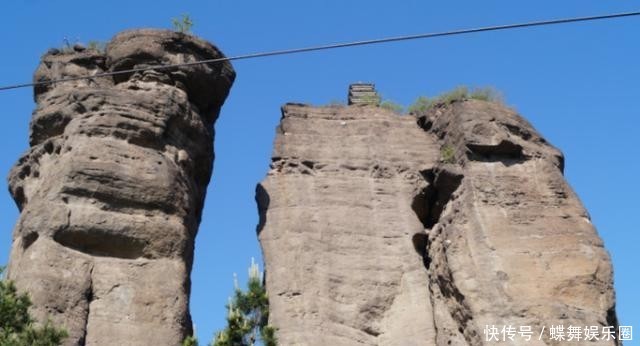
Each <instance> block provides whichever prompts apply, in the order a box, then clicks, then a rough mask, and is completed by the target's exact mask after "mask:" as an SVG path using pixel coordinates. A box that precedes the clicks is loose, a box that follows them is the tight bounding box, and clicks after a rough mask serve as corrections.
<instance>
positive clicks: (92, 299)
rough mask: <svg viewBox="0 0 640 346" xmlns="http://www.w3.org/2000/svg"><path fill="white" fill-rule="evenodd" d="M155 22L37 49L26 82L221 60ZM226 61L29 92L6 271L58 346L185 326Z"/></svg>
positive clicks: (228, 79)
mask: <svg viewBox="0 0 640 346" xmlns="http://www.w3.org/2000/svg"><path fill="white" fill-rule="evenodd" d="M222 56H223V55H222V53H221V52H220V51H219V50H218V49H217V48H215V47H214V46H212V45H211V44H210V43H208V42H205V41H203V40H200V39H198V38H195V37H193V36H189V35H184V34H180V33H174V32H170V31H160V30H135V31H127V32H124V33H121V34H119V35H117V36H115V37H114V38H113V40H112V41H111V42H109V44H108V45H107V47H106V52H104V53H103V52H99V51H96V50H91V49H83V48H81V47H77V49H76V51H74V52H59V51H56V50H52V51H50V52H49V53H48V54H47V55H45V56H43V58H42V61H41V63H40V66H39V67H38V69H37V71H36V73H35V77H34V80H35V81H46V80H52V79H60V78H69V77H77V76H86V75H95V74H98V73H103V72H113V71H123V70H128V69H136V68H143V67H148V66H156V65H168V64H178V63H183V62H193V61H197V60H202V59H213V58H219V57H222ZM234 77H235V73H234V71H233V69H232V67H231V65H230V64H229V63H226V62H225V63H215V64H206V65H205V64H203V65H192V66H187V67H179V68H171V69H154V70H146V71H138V72H135V73H126V74H120V75H115V76H113V77H109V78H95V79H81V80H76V81H66V82H57V83H54V84H47V85H42V86H39V87H36V88H35V100H36V102H37V107H36V110H35V111H34V113H33V118H32V121H31V125H30V130H31V132H30V138H29V139H30V140H29V142H30V149H29V151H28V152H27V153H26V154H25V155H24V156H23V157H22V158H21V159H20V160H19V161H18V163H17V164H16V165H15V166H14V168H13V169H12V170H11V172H10V175H9V186H10V192H11V194H12V196H13V198H14V200H15V201H16V204H17V206H18V208H19V209H20V212H21V213H20V217H19V220H18V222H17V225H16V227H15V229H14V233H13V245H12V249H11V257H10V263H9V268H8V269H9V271H8V276H9V278H10V279H12V280H14V281H15V282H16V284H17V286H18V287H19V288H20V289H23V290H26V291H27V292H29V294H30V296H31V299H32V300H33V303H34V307H33V310H34V311H33V312H34V314H35V316H36V317H37V318H38V319H40V320H44V319H45V318H51V319H52V320H53V322H55V323H56V324H58V325H60V326H63V327H64V328H66V329H67V331H68V332H69V338H68V339H67V342H66V344H67V345H171V346H174V345H178V344H180V343H181V341H182V339H183V338H184V337H185V336H186V335H188V334H190V333H191V318H190V315H189V291H190V279H189V274H190V271H191V265H192V260H193V247H194V238H195V235H196V232H197V229H198V225H199V222H200V217H201V210H202V206H203V202H204V198H205V192H206V187H207V184H208V183H209V179H210V176H211V171H212V166H213V136H214V130H213V124H214V122H215V120H216V118H217V116H218V113H219V111H220V107H221V106H222V103H223V102H224V100H225V98H226V96H227V94H228V92H229V88H230V87H231V84H232V83H233V80H234Z"/></svg>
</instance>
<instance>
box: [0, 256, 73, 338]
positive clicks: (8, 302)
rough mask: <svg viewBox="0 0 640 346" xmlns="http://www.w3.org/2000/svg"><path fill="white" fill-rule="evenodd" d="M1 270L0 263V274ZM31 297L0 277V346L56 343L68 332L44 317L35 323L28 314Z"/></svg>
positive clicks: (0, 274) (0, 273) (2, 269)
mask: <svg viewBox="0 0 640 346" xmlns="http://www.w3.org/2000/svg"><path fill="white" fill-rule="evenodd" d="M3 271H4V268H3V267H0V276H2V273H3ZM30 306H31V300H30V299H29V296H28V295H27V294H26V293H22V294H21V293H18V290H17V289H16V287H15V285H14V284H13V282H11V281H9V280H6V279H4V278H2V279H0V345H1V346H58V345H61V344H62V341H63V340H64V338H66V337H67V332H66V331H64V330H62V329H58V328H55V327H54V326H52V325H51V323H50V322H48V321H47V323H45V325H44V326H42V327H36V326H35V325H34V320H33V318H32V317H31V316H30V315H29V307H30Z"/></svg>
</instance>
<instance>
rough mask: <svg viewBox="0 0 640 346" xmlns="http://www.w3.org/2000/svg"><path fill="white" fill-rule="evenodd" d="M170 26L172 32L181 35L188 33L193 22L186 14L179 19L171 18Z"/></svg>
mask: <svg viewBox="0 0 640 346" xmlns="http://www.w3.org/2000/svg"><path fill="white" fill-rule="evenodd" d="M171 24H172V25H173V30H175V31H177V32H181V33H183V34H188V33H190V32H191V28H192V27H193V21H192V20H191V17H189V15H188V14H183V15H182V17H180V18H171Z"/></svg>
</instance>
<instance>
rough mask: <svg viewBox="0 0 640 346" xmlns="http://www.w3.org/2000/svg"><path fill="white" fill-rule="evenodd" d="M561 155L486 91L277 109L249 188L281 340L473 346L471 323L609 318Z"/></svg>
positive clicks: (607, 277)
mask: <svg viewBox="0 0 640 346" xmlns="http://www.w3.org/2000/svg"><path fill="white" fill-rule="evenodd" d="M563 165H564V159H563V156H562V154H561V153H560V151H558V150H557V149H556V148H554V147H553V146H551V145H550V144H549V143H547V141H545V140H544V139H543V138H542V137H541V136H540V135H539V134H538V133H537V132H536V130H535V129H534V128H533V127H532V126H531V125H530V124H529V123H528V122H527V121H526V120H524V119H523V118H522V117H520V116H519V115H518V114H516V113H515V112H514V111H513V110H511V109H508V108H506V107H504V106H502V105H500V104H496V103H492V102H486V101H480V100H466V101H457V102H453V103H451V104H447V105H440V106H437V107H433V108H431V109H430V110H429V111H427V112H426V113H424V114H418V115H398V114H395V113H393V112H391V111H388V110H384V109H382V108H379V107H375V106H368V105H364V106H363V105H354V106H346V107H345V106H343V107H341V106H332V107H311V106H306V105H299V104H288V105H285V106H284V107H283V109H282V120H281V122H280V126H279V127H278V129H277V134H276V139H275V144H274V150H273V159H272V163H271V167H270V170H269V172H268V174H267V176H266V178H265V179H264V181H263V182H262V183H261V184H260V185H259V186H258V188H257V194H256V200H257V202H258V209H259V212H260V224H259V225H258V235H259V239H260V242H261V245H262V248H263V251H264V257H265V262H266V263H265V266H266V272H267V275H266V284H267V290H268V293H269V299H270V304H271V305H270V306H271V312H270V321H271V323H272V324H273V325H274V326H275V327H276V328H278V331H277V336H278V337H279V339H280V342H281V344H282V345H317V346H322V345H345V346H346V345H483V344H486V345H489V344H494V343H495V339H493V340H491V341H489V337H490V335H489V334H488V333H486V332H485V328H486V327H487V326H489V327H491V326H495V327H496V328H499V329H502V327H503V326H509V325H511V326H513V327H514V328H516V330H517V331H520V329H519V328H520V327H521V326H524V327H526V326H529V327H530V328H531V330H532V331H534V334H533V336H532V337H531V340H530V341H525V340H524V339H515V341H518V340H519V341H520V343H519V344H527V345H529V344H531V345H546V344H553V342H552V341H549V327H550V326H552V325H564V326H565V330H566V328H568V327H569V326H570V325H573V326H581V327H582V328H584V326H614V327H615V328H616V329H617V321H616V315H615V308H614V307H615V303H614V291H613V285H612V270H611V263H610V260H609V256H608V254H607V252H606V250H605V249H604V248H603V244H602V241H601V239H600V238H599V236H598V235H597V233H596V231H595V229H594V227H593V226H592V224H591V222H590V220H589V216H588V214H587V212H586V211H585V209H584V207H583V206H582V204H581V203H580V201H579V199H578V198H577V196H576V195H575V193H574V192H573V191H572V189H571V188H570V187H569V185H568V184H567V183H566V181H565V179H564V177H563ZM543 327H544V328H546V329H545V332H544V333H545V337H544V338H542V339H539V338H538V336H539V334H540V332H541V330H542V328H543ZM525 330H526V329H525ZM516 336H518V337H519V334H517V335H516ZM499 337H500V338H502V336H501V335H499ZM515 341H514V342H515ZM572 342H576V344H589V345H614V344H615V341H596V342H589V341H584V339H581V340H580V341H576V340H573V341H572ZM516 344H518V343H517V342H516Z"/></svg>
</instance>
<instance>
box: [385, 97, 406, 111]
mask: <svg viewBox="0 0 640 346" xmlns="http://www.w3.org/2000/svg"><path fill="white" fill-rule="evenodd" d="M380 108H383V109H386V110H390V111H392V112H395V113H402V111H403V110H404V107H402V105H400V104H397V103H395V102H393V101H389V100H385V101H383V102H382V103H381V104H380Z"/></svg>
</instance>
